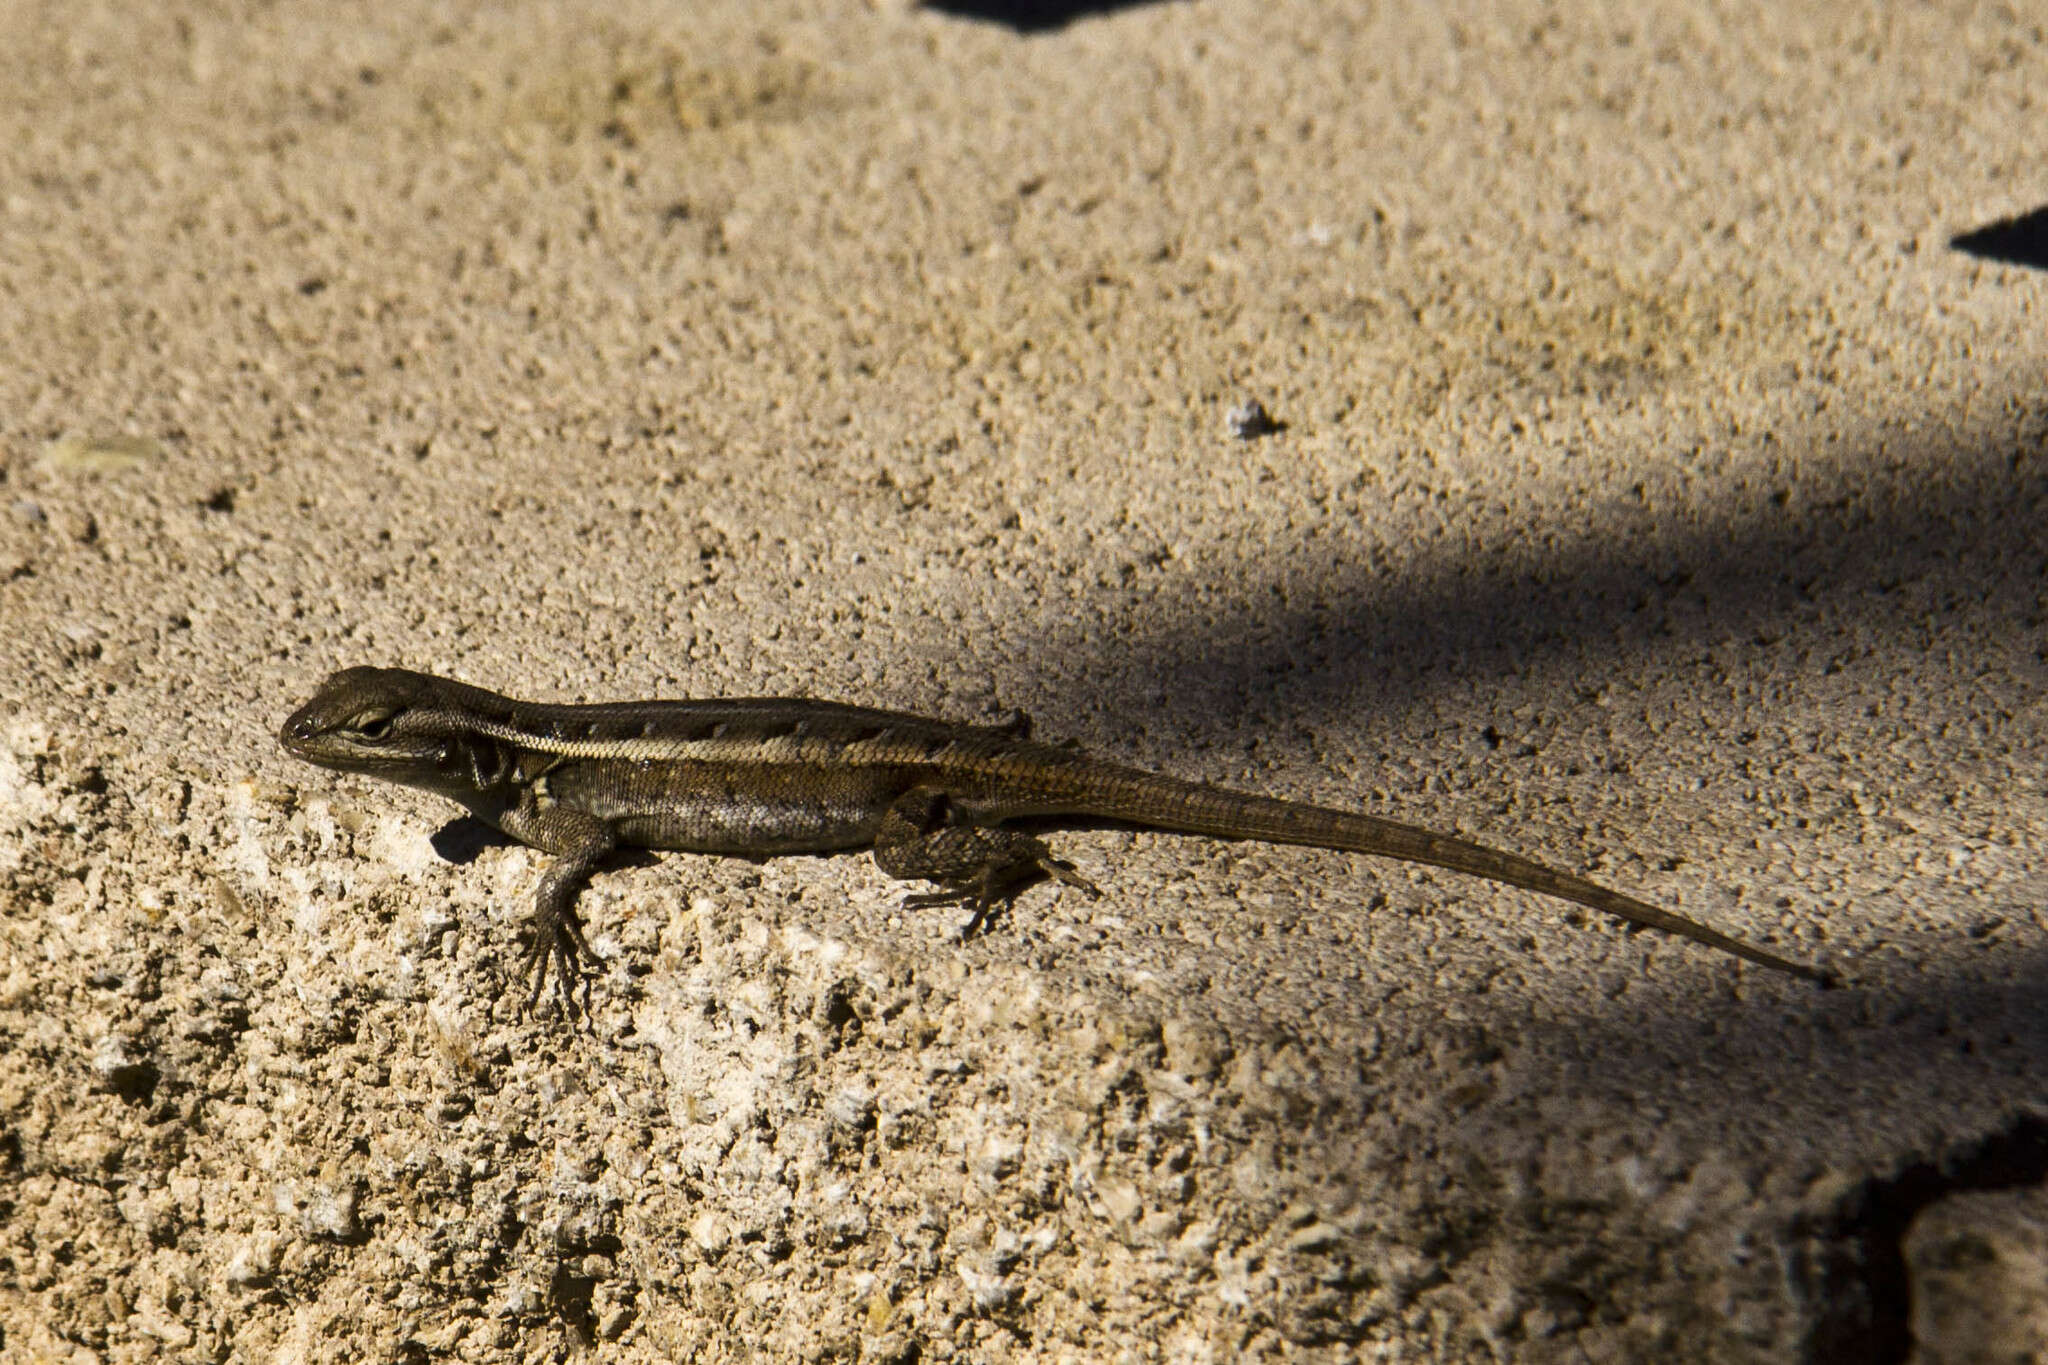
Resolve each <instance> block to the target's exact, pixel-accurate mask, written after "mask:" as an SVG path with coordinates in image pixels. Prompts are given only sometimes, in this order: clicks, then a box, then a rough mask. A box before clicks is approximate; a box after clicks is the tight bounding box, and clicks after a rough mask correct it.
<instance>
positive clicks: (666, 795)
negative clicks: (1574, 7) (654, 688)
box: [278, 668, 1833, 1009]
mask: <svg viewBox="0 0 2048 1365" xmlns="http://www.w3.org/2000/svg"><path fill="white" fill-rule="evenodd" d="M1026 728H1027V727H1025V726H1024V725H1023V724H1022V723H1021V722H1020V723H1018V724H1012V725H1006V726H972V725H953V724H948V723H946V722H944V721H937V720H929V719H926V718H924V717H922V716H914V715H907V714H904V713H902V712H897V711H877V710H871V709H868V708H866V707H859V706H844V705H840V704H838V703H835V702H822V701H806V700H802V699H795V698H749V699H742V700H723V701H644V702H614V703H607V704H603V705H595V706H554V705H545V704H538V703H532V702H520V701H514V700H512V699H511V698H509V697H502V696H499V695H498V694H497V693H495V692H487V691H485V690H484V689H482V688H478V687H470V686H468V685H466V684H463V683H458V682H451V681H449V680H447V679H445V678H437V677H434V676H432V675H430V674H426V673H414V672H410V671H408V670H405V669H395V668H351V669H346V670H344V671H342V672H340V673H336V674H335V675H333V676H332V677H330V678H329V679H327V681H326V682H324V683H322V684H321V685H320V689H319V691H318V692H316V693H315V694H314V695H313V699H312V700H311V701H309V702H307V703H306V704H305V705H304V706H302V707H300V708H299V709H298V710H297V711H295V712H293V713H292V715H291V717H290V718H289V719H287V720H286V721H285V723H284V727H283V729H282V730H280V731H279V734H278V740H279V742H280V743H281V744H283V746H284V747H285V749H286V750H287V751H289V752H290V753H292V754H294V755H296V756H297V757H299V758H303V759H305V760H307V761H308V762H312V763H317V764H320V765H321V766H323V767H327V768H333V769H337V770H339V771H341V772H355V773H364V774H367V775H369V776H371V777H378V778H382V779H384V780H385V781H388V782H399V783H403V784H405V785H407V786H411V787H419V788H422V789H424V790H426V791H431V792H436V793H438V794H440V795H442V796H445V797H448V798H449V799H450V800H453V801H456V802H458V803H460V804H461V805H463V806H465V807H467V808H468V809H469V811H470V812H471V814H473V815H475V816H476V817H477V818H478V819H480V820H482V821H484V822H485V823H486V824H489V825H492V826H495V827H496V828H498V829H500V830H502V831H504V832H505V833H506V834H508V835H510V836H511V837H512V838H515V839H518V840H520V841H521V842H523V843H526V844H530V845H532V846H533V847H535V848H537V849H540V850H542V851H543V852H546V853H551V854H553V855H555V857H556V859H557V861H556V862H555V863H553V864H552V865H550V866H549V868H548V870H547V871H546V873H544V874H543V876H542V878H541V884H540V891H539V896H538V901H537V906H536V910H535V915H534V936H533V943H532V945H531V952H532V968H533V977H534V983H533V996H532V1000H537V999H538V998H539V996H540V994H541V992H542V991H543V990H544V988H545V984H546V981H547V977H548V974H549V972H550V970H551V969H552V970H553V971H554V972H555V975H556V981H557V986H558V989H559V991H560V994H561V997H562V1000H563V1003H564V1008H565V1009H568V1008H573V1006H574V1001H573V996H572V994H571V991H570V983H571V981H572V980H574V979H575V978H576V977H577V976H579V975H580V973H581V970H582V964H583V963H584V962H585V961H586V960H590V959H591V957H592V955H591V953H590V949H589V947H588V946H587V945H586V944H585V943H584V941H583V934H582V929H581V926H580V923H579V921H578V920H577V917H576V913H575V899H576V895H577V892H578V891H579V890H580V889H581V887H582V885H583V883H584V881H585V880H586V879H587V878H588V877H589V875H590V873H591V872H592V871H593V870H594V869H595V868H596V867H597V865H598V864H599V863H600V862H601V861H602V860H603V859H604V858H605V857H606V856H608V855H609V854H610V853H611V852H612V851H613V850H614V849H616V848H619V847H621V846H637V847H642V848H653V849H680V850H688V851H691V852H698V853H725V854H738V855H742V856H746V857H762V856H767V855H772V854H781V853H829V852H835V851H839V850H845V849H859V848H868V849H872V850H873V851H874V856H875V862H876V864H877V866H879V867H880V868H881V869H882V870H883V871H884V872H886V873H888V874H889V875H890V876H892V877H898V878H902V879H905V880H911V879H921V880H926V881H932V882H936V883H938V884H939V885H940V886H941V887H942V888H943V889H942V890H941V891H939V892H937V893H933V894H927V895H921V896H916V897H912V898H910V901H909V902H907V903H909V904H916V905H938V904H966V905H970V906H972V907H973V909H974V918H973V920H972V921H971V922H970V924H969V926H968V927H969V930H970V931H971V930H972V929H974V928H976V927H978V926H979V925H980V924H982V923H983V922H984V921H985V919H986V918H987V916H988V915H989V913H990V911H991V910H992V909H994V908H995V907H997V906H999V905H1001V904H1004V903H1006V902H1007V901H1008V900H1010V899H1011V898H1012V897H1014V896H1015V895H1016V894H1017V893H1018V892H1019V891H1021V890H1023V889H1024V888H1025V887H1027V886H1029V885H1031V884H1032V883H1034V882H1037V881H1040V880H1043V879H1045V878H1047V877H1051V878H1056V879H1058V880H1060V881H1062V882H1065V883H1067V884H1068V885H1071V886H1075V887H1078V888H1081V889H1083V890H1085V891H1087V892H1089V893H1090V894H1096V892H1095V888H1094V887H1093V886H1092V885H1090V884H1089V883H1088V882H1087V881H1085V880H1084V879H1082V878H1081V877H1080V876H1079V875H1078V874H1076V873H1075V872H1074V871H1073V869H1072V868H1070V867H1069V866H1068V865H1067V864H1065V863H1063V862H1061V861H1060V860H1058V859H1057V858H1055V857H1054V856H1053V855H1052V852H1051V850H1050V849H1048V848H1047V847H1046V845H1045V844H1044V843H1043V842H1041V841H1040V840H1038V839H1036V838H1034V837H1032V836H1030V835H1028V834H1025V833H1023V832H1022V831H1019V830H1015V829H1009V828H1004V826H1005V825H1006V824H1008V822H1011V821H1016V820H1027V819H1028V820H1033V821H1045V820H1057V819H1058V818H1060V817H1069V818H1075V819H1092V820H1111V821H1116V822H1118V823H1121V824H1127V825H1134V826H1140V827H1143V828H1149V829H1159V830H1171V831H1175V832H1178V833H1183V834H1203V835H1208V836H1210V837H1212V838H1219V839H1258V840H1263V841H1265V842H1267V843H1276V844H1309V845H1314V846H1317V847H1321V848H1333V849H1344V850H1348V851H1351V852H1355V853H1371V854H1377V855H1380V856H1383V857H1390V858H1399V859H1402V860H1404V861H1407V862H1414V863H1427V864H1430V865H1432V866H1435V867H1444V868H1449V869H1451V870H1453V871H1456V872H1465V873H1470V874H1471V875H1473V876H1476V877H1484V878H1487V879H1488V880H1490V881H1496V882H1502V883H1505V884H1506V885H1509V886H1517V887H1521V888H1523V889H1525V890H1530V891H1540V892H1542V893H1544V894H1545V895H1549V896H1556V897H1558V898H1560V899H1562V900H1567V901H1572V902H1575V903H1577V904H1579V905H1584V906H1587V907H1589V908H1591V909H1594V910H1600V911H1604V912H1606V913H1607V914H1610V915H1614V916H1617V917H1618V918H1620V919H1622V920H1625V921H1627V922H1628V923H1630V924H1633V925H1636V926H1639V927H1643V928H1650V929H1660V930H1663V931H1664V932H1666V933H1671V934H1677V935H1680V936H1681V937H1684V938H1689V939H1692V940H1693V941H1694V942H1697V943H1703V944H1705V945H1707V946H1708V947H1711V948H1717V949H1719V950H1720V951H1722V952H1724V953H1729V954H1732V955H1734V956H1736V957H1740V958H1744V959H1746V960H1748V961H1750V962H1755V963H1758V964H1760V965H1762V966H1765V967H1770V968H1772V969H1774V970H1777V971H1781V972H1789V973H1791V974H1793V975H1795V976H1800V977H1804V978H1806V979H1807V980H1809V981H1814V982H1817V983H1819V984H1821V985H1831V984H1833V978H1832V977H1831V976H1830V975H1829V974H1828V973H1827V972H1825V971H1823V970H1821V969H1820V968H1817V967H1812V966H1808V965H1806V964H1803V963H1799V962H1794V961H1791V960H1789V959H1787V958H1783V957H1779V956H1778V955H1777V954H1775V953H1772V952H1768V951H1766V950H1765V949H1762V948H1759V947H1756V946H1755V945H1753V944H1749V943H1744V942H1742V941H1741V940H1739V939H1735V938H1730V937H1729V936H1727V935H1726V934H1723V933H1721V932H1719V931H1718V930H1715V929H1710V928H1708V927H1707V926H1706V925H1704V924H1700V923H1697V922H1696V921H1693V920H1690V919H1687V918H1685V917H1684V916H1682V915H1677V914H1673V913H1672V912H1670V911H1668V910H1661V909H1659V908H1658V907H1656V906H1654V905H1651V904H1649V903H1647V902H1645V901H1640V900H1637V899H1635V898H1634V897H1632V896H1624V895H1622V894H1621V893H1620V892H1617V891H1610V890H1608V889H1607V888H1606V887H1603V886H1599V885H1596V884H1595V883H1593V882H1589V881H1587V880H1585V879H1584V878H1583V877H1577V876H1574V875H1572V874H1571V873H1569V872H1560V871H1558V870H1556V869H1555V868H1550V867H1546V866H1544V865H1543V864H1541V863H1536V862H1532V861H1530V860H1529V859H1527V858H1522V857H1518V856H1517V855H1515V854H1512V853H1504V852H1501V851H1500V850H1498V849H1492V848H1488V847H1486V846H1484V845H1482V844H1476V843H1473V842H1471V841H1470V840H1466V839H1460V838H1457V837H1455V836H1452V835H1446V834H1433V833H1431V832H1430V831H1428V830H1425V829H1419V828H1417V827H1415V826H1413V825H1403V824H1397V823H1395V822H1393V821H1389V820H1382V819H1379V818H1377V817H1375V816H1371V815H1364V814H1360V813H1358V812H1355V811H1343V810H1333V809H1330V808H1327V807H1323V806H1312V805H1306V804H1303V803H1300V802H1294V801H1280V800H1275V799H1273V798H1271V797H1265V796H1254V795H1251V794H1249V793H1245V792H1235V791H1229V790H1226V789H1223V788H1220V787H1208V786H1203V785H1200V784H1198V783H1193V782H1183V781H1180V780H1179V779H1177V778H1172V777H1166V776H1162V775H1160V774H1157V773H1150V772H1145V771H1143V770H1140V769H1137V768H1127V767H1123V766H1120V765H1118V764H1114V763H1105V762H1103V761H1101V760H1099V759H1094V758H1090V757H1087V756H1085V755H1083V754H1081V753H1079V752H1077V751H1075V750H1073V749H1070V748H1065V747H1061V746H1057V745H1050V744H1041V743H1037V742H1034V741H1033V740H1031V739H1030V738H1029V737H1028V736H1027V734H1026V733H1025V730H1026Z"/></svg>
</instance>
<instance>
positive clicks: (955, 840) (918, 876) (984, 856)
mask: <svg viewBox="0 0 2048 1365" xmlns="http://www.w3.org/2000/svg"><path fill="white" fill-rule="evenodd" d="M953 819H954V812H953V810H952V808H951V804H950V803H949V802H948V801H947V799H946V796H945V794H944V793H943V792H938V791H933V790H930V789H928V788H918V789H916V790H914V791H910V792H906V793H904V795H903V796H902V797H900V798H898V800H897V801H896V804H895V805H893V806H891V807H890V808H889V813H888V814H887V815H886V816H884V817H883V820H882V825H881V828H880V829H878V830H877V831H876V832H875V846H874V857H875V866H876V867H878V868H880V869H881V870H882V871H884V872H886V873H887V874H889V875H890V876H891V877H895V878H897V879H898V880H901V881H928V882H937V883H938V884H939V886H940V887H942V888H944V889H942V890H939V891H928V892H920V893H918V894H916V895H910V896H905V897H904V898H903V908H904V909H906V910H925V909H933V908H936V907H939V906H949V905H965V906H970V907H972V908H973V911H974V915H973V918H971V919H969V920H968V921H967V924H966V926H965V927H964V928H962V929H961V931H960V936H961V937H962V938H970V937H972V936H973V935H974V934H976V933H977V932H979V931H980V930H981V929H982V928H983V927H984V926H985V925H986V924H987V923H988V921H989V918H990V916H992V915H993V914H994V913H996V912H997V911H998V910H1000V909H1001V908H1002V907H1003V906H1005V905H1007V904H1008V903H1009V902H1010V901H1012V900H1014V899H1016V897H1017V896H1018V895H1019V893H1021V892H1023V891H1024V890H1025V889H1026V888H1028V887H1031V886H1035V885H1037V884H1038V883H1039V882H1042V881H1047V880H1051V881H1058V882H1062V883H1064V884H1066V885H1068V886H1071V887H1074V888H1076V889H1077V890H1081V891H1085V892H1087V893H1088V894H1089V895H1090V896H1099V895H1101V894H1102V892H1101V890H1100V889H1099V888H1097V887H1096V885H1095V883H1093V882H1091V881H1089V880H1088V879H1087V878H1086V877H1083V876H1082V875H1081V874H1080V873H1078V872H1076V871H1075V870H1074V868H1073V865H1072V864H1071V863H1067V862H1064V861H1062V860H1061V859H1059V858H1056V857H1054V856H1053V852H1052V850H1051V849H1050V848H1048V847H1047V846H1046V844H1045V842H1044V841H1043V840H1041V839H1034V838H1032V837H1031V836H1030V835H1028V834H1024V833H1021V832H1020V831H1017V830H1013V829H1002V828H1000V827H995V826H987V825H970V824H955V823H952V821H953Z"/></svg>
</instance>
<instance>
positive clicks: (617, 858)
mask: <svg viewBox="0 0 2048 1365" xmlns="http://www.w3.org/2000/svg"><path fill="white" fill-rule="evenodd" d="M427 842H428V843H429V844H431V845H432V846H433V849H434V852H435V853H436V854H437V855H439V856H440V857H441V858H442V859H443V860H444V861H446V862H449V863H452V864H454V865H455V866H456V867H467V866H469V864H471V863H473V862H475V861H476V860H477V858H478V857H479V856H481V855H482V853H483V851H484V850H485V849H487V848H510V847H523V845H521V844H520V841H519V840H517V839H514V838H513V837H512V836H511V835H509V834H506V833H504V832H502V831H500V830H497V829H493V828H492V827H491V826H489V825H487V824H485V823H484V822H483V821H481V820H479V819H477V818H476V817H475V816H472V815H458V816H456V817H455V818H454V819H452V820H450V821H448V823H447V824H445V825H442V826H441V828H439V829H437V830H435V831H434V832H433V833H432V834H431V835H429V836H428V838H427ZM660 861H661V859H660V858H659V857H658V856H656V855H655V854H653V853H650V852H649V851H648V850H646V849H644V848H634V847H625V848H620V849H617V850H615V851H613V852H612V853H610V854H607V855H606V857H605V859H604V861H603V862H602V863H601V864H600V865H599V867H600V870H607V871H608V870H616V869H618V868H622V867H652V866H653V865H654V864H656V863H658V862H660Z"/></svg>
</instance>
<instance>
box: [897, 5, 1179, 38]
mask: <svg viewBox="0 0 2048 1365" xmlns="http://www.w3.org/2000/svg"><path fill="white" fill-rule="evenodd" d="M1162 2H1163V0H932V3H930V4H928V5H927V6H926V8H928V9H935V10H937V11H939V12H940V13H941V14H950V15H952V16H953V17H954V18H956V19H973V20H976V21H978V22H980V23H984V24H1001V25H1003V26H1004V27H1005V28H1011V29H1015V30H1016V31H1017V32H1019V33H1049V32H1051V31H1052V30H1054V29H1060V28H1065V27H1066V26H1067V25H1068V24H1071V23H1073V22H1074V21H1075V20H1076V19H1083V18H1087V17H1089V16H1091V15H1096V14H1114V13H1116V12H1117V11H1118V10H1125V9H1137V8H1139V7H1140V6H1142V5H1146V4H1159V3H1162Z"/></svg>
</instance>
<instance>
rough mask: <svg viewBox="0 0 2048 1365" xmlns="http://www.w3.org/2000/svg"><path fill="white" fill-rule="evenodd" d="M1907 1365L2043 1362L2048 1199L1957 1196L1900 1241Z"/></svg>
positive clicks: (2047, 1331) (2046, 1355)
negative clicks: (1908, 1312) (1907, 1306)
mask: <svg viewBox="0 0 2048 1365" xmlns="http://www.w3.org/2000/svg"><path fill="white" fill-rule="evenodd" d="M1905 1258H1906V1266H1907V1269H1908V1271H1909V1273H1910V1274H1911V1275H1912V1287H1913V1347H1914V1350H1913V1360H1914V1362H1915V1365H2025V1362H2027V1361H2034V1360H2042V1359H2048V1195H2044V1194H2043V1192H2042V1190H2041V1189H2040V1188H2039V1187H2038V1186H2037V1187H2034V1188H2031V1189H2025V1190H2012V1191H2004V1192H2000V1193H1986V1194H1959V1195H1952V1196H1950V1197H1949V1198H1946V1199H1943V1200H1941V1201H1940V1202H1939V1203H1936V1204H1935V1205H1933V1206H1932V1207H1930V1208H1929V1209H1927V1210H1926V1211H1925V1212H1924V1213H1922V1214H1921V1215H1920V1216H1919V1217H1918V1218H1916V1219H1915V1220H1914V1221H1913V1226H1912V1228H1911V1229H1910V1230H1909V1231H1908V1232H1907V1234H1906V1241H1905Z"/></svg>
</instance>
